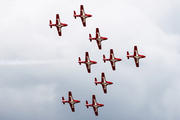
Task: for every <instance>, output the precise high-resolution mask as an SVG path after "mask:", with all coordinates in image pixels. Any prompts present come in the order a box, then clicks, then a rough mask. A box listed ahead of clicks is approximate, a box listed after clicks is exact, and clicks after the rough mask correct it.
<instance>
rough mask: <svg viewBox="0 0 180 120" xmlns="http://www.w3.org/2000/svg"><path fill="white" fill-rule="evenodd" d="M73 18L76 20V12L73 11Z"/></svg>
mask: <svg viewBox="0 0 180 120" xmlns="http://www.w3.org/2000/svg"><path fill="white" fill-rule="evenodd" d="M74 18H75V19H76V11H74Z"/></svg>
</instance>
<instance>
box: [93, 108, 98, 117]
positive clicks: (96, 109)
mask: <svg viewBox="0 0 180 120" xmlns="http://www.w3.org/2000/svg"><path fill="white" fill-rule="evenodd" d="M93 109H94V113H95V115H96V116H98V108H95V107H93Z"/></svg>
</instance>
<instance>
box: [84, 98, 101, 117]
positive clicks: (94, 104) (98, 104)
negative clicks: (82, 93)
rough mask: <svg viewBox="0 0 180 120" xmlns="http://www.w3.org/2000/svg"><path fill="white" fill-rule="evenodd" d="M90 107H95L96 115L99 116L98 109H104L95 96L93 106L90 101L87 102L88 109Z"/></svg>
mask: <svg viewBox="0 0 180 120" xmlns="http://www.w3.org/2000/svg"><path fill="white" fill-rule="evenodd" d="M89 106H91V107H93V109H94V113H95V115H96V116H98V107H102V106H104V105H103V104H100V103H97V101H96V97H95V95H92V104H88V101H87V100H86V107H87V108H89Z"/></svg>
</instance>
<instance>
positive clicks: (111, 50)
mask: <svg viewBox="0 0 180 120" xmlns="http://www.w3.org/2000/svg"><path fill="white" fill-rule="evenodd" d="M110 59H114V52H113V49H110Z"/></svg>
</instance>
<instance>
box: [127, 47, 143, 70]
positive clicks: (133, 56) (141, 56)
mask: <svg viewBox="0 0 180 120" xmlns="http://www.w3.org/2000/svg"><path fill="white" fill-rule="evenodd" d="M129 57H132V58H134V61H135V64H136V67H139V59H140V58H145V57H146V56H145V55H140V54H138V49H137V46H134V55H129V52H128V51H127V58H128V59H129Z"/></svg>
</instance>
